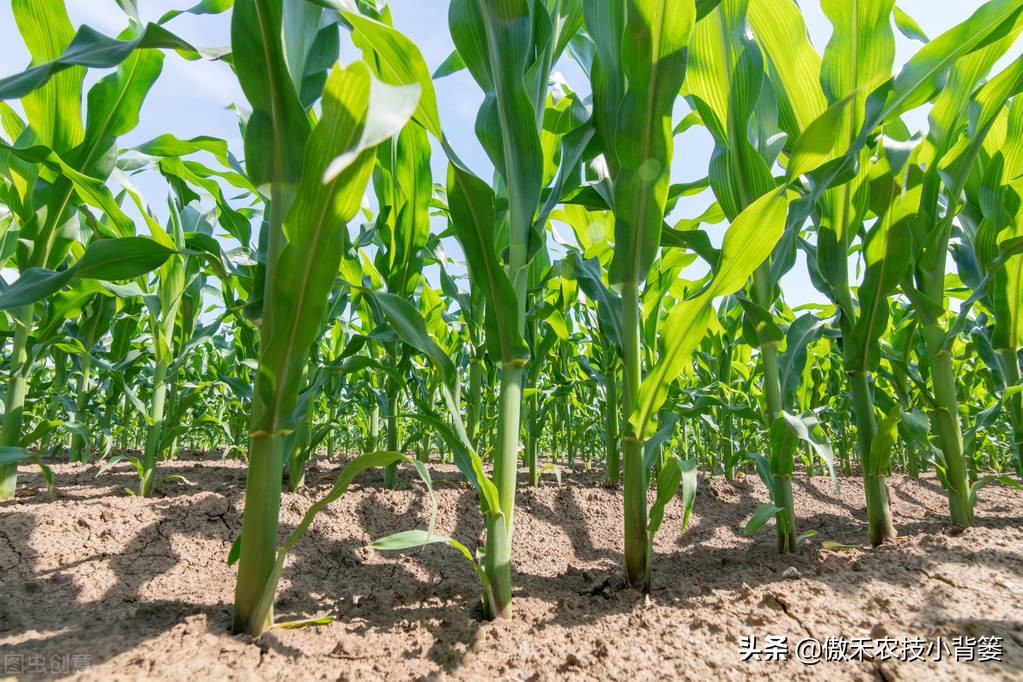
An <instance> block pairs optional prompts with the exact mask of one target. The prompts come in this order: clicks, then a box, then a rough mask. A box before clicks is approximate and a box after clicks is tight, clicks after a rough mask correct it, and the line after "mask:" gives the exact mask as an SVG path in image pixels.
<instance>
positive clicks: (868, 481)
mask: <svg viewBox="0 0 1023 682" xmlns="http://www.w3.org/2000/svg"><path fill="white" fill-rule="evenodd" d="M849 381H850V383H851V384H852V396H853V414H854V416H855V418H856V436H857V439H858V441H859V445H860V460H861V462H862V464H863V489H864V494H865V495H866V501H867V525H868V527H869V532H870V542H871V544H872V545H874V546H875V547H876V546H878V545H880V544H881V543H882V542H884V541H885V540H894V539H895V536H896V535H897V534H896V532H895V526H894V525H893V524H892V510H891V506H890V505H889V503H888V487H887V485H886V484H885V478H884V474H885V472H883V471H881V470H880V469H881V466H880V463H878V462H875V461H874V457H873V454H872V452H871V448H872V445H873V442H874V436H875V435H876V434H877V422H876V421H875V419H874V400H873V397H872V396H871V394H870V380H869V377H868V375H867V373H866V372H854V373H852V374H850V375H849Z"/></svg>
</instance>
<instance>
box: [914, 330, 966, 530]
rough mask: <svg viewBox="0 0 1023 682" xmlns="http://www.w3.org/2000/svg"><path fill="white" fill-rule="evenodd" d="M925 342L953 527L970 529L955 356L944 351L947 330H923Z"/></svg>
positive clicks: (935, 422)
mask: <svg viewBox="0 0 1023 682" xmlns="http://www.w3.org/2000/svg"><path fill="white" fill-rule="evenodd" d="M923 331H924V340H925V341H926V342H927V350H928V352H929V353H930V355H931V382H932V383H933V385H934V408H933V409H934V424H935V425H936V426H937V430H938V438H939V439H940V441H941V451H942V454H943V455H944V456H945V480H946V488H947V492H948V505H949V515H950V516H951V518H952V523H954V524H956V525H958V526H962V527H963V528H968V527H969V526H970V525H972V523H973V508H972V505H971V504H970V485H969V481H968V480H967V471H966V460H965V457H964V455H963V434H962V430H961V427H960V424H959V399H958V397H957V396H956V376H955V369H954V368H953V367H952V355H951V353H949V351H948V349H946V348H945V330H944V329H942V328H941V326H940V325H938V324H930V325H926V326H925V327H924V330H923Z"/></svg>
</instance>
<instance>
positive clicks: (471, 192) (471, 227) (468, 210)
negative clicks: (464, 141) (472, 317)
mask: <svg viewBox="0 0 1023 682" xmlns="http://www.w3.org/2000/svg"><path fill="white" fill-rule="evenodd" d="M448 202H449V204H450V209H451V223H452V226H453V227H454V230H455V234H456V235H457V236H458V241H459V243H460V244H461V245H462V249H463V250H464V251H465V255H466V261H467V263H468V265H469V275H470V277H471V278H472V281H473V283H474V284H475V285H476V286H478V287H480V288H481V289H482V290H483V293H484V295H485V297H486V300H487V306H486V313H485V314H486V325H487V330H488V331H487V345H488V347H489V351H490V354H491V356H492V357H493V358H494V359H495V361H498V360H499V361H501V362H513V361H515V360H524V359H525V358H528V357H529V349H528V347H527V346H526V342H525V340H523V338H522V335H521V333H520V332H519V330H518V327H517V326H516V324H515V319H514V317H513V316H511V315H509V314H508V313H509V311H512V310H516V309H517V308H518V302H517V297H516V295H515V290H514V288H513V287H512V283H511V280H510V279H509V278H508V275H507V273H506V272H505V270H504V267H503V266H502V264H501V262H500V260H499V258H498V255H497V249H496V244H497V239H496V235H495V233H494V231H495V228H496V227H497V220H496V211H495V203H496V199H495V197H494V192H493V190H492V189H490V187H489V186H487V184H486V183H485V182H483V181H482V180H480V179H479V178H477V177H476V176H475V175H473V174H472V173H471V172H469V171H468V170H466V169H464V168H461V167H459V166H458V165H456V164H455V163H454V162H452V163H451V164H449V166H448Z"/></svg>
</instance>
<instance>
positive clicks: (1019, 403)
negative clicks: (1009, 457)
mask: <svg viewBox="0 0 1023 682" xmlns="http://www.w3.org/2000/svg"><path fill="white" fill-rule="evenodd" d="M998 355H999V357H1000V359H1001V361H1002V372H1003V374H1004V376H1005V385H1006V386H1015V385H1016V384H1018V383H1019V378H1020V369H1019V358H1018V354H1017V352H1016V349H1015V348H1003V349H1001V350H999V351H998ZM1007 411H1008V413H1009V424H1010V425H1011V426H1012V441H1013V451H1012V454H1013V458H1014V464H1015V467H1016V475H1017V476H1021V477H1023V395H1020V394H1019V393H1017V394H1016V395H1014V396H1012V397H1011V398H1009V401H1008V405H1007Z"/></svg>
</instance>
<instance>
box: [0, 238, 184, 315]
mask: <svg viewBox="0 0 1023 682" xmlns="http://www.w3.org/2000/svg"><path fill="white" fill-rule="evenodd" d="M173 253H174V252H173V251H172V250H171V249H168V248H166V247H165V246H161V245H160V244H158V243H157V242H155V241H153V240H152V239H146V238H145V237H121V238H119V239H103V240H100V241H94V242H92V243H91V244H89V246H88V247H86V249H85V253H83V254H82V257H81V258H79V259H78V260H77V261H75V262H74V264H72V265H71V266H70V267H69V268H67V269H66V270H61V271H56V272H55V271H53V270H46V269H44V268H28V269H27V270H25V271H24V272H22V273H21V276H20V277H19V278H18V280H17V281H16V282H15V283H14V284H12V285H10V286H9V287H7V289H5V290H4V291H3V292H2V293H0V310H9V309H11V308H16V307H18V306H22V305H27V304H29V303H34V302H36V301H41V300H43V299H45V298H48V297H50V296H52V295H53V294H55V293H56V292H58V291H60V290H61V289H63V288H64V286H65V285H67V284H68V283H69V282H71V281H72V280H73V279H99V280H121V279H131V278H133V277H138V276H139V275H144V274H146V273H147V272H151V271H152V270H155V269H156V268H158V267H160V266H161V265H162V264H163V263H164V262H165V261H166V260H167V259H168V258H169V257H170V256H171V255H172V254H173Z"/></svg>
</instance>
